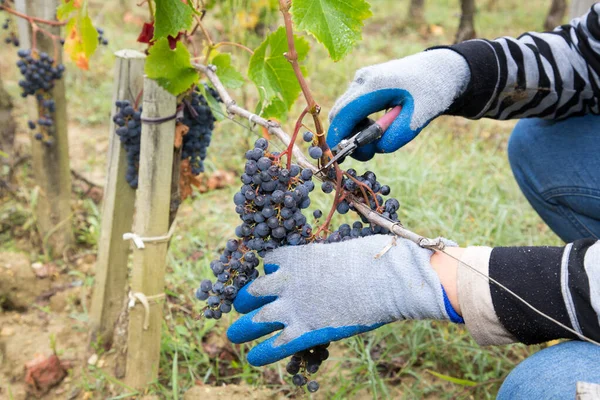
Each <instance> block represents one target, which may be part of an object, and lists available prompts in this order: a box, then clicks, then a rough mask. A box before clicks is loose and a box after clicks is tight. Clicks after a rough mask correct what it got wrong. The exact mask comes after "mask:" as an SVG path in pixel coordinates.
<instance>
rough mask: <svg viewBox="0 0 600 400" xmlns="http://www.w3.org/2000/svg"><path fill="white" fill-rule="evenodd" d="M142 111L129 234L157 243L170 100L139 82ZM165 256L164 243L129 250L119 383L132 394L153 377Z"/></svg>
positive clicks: (165, 215)
mask: <svg viewBox="0 0 600 400" xmlns="http://www.w3.org/2000/svg"><path fill="white" fill-rule="evenodd" d="M143 107H144V110H143V113H142V120H143V123H142V138H141V149H140V169H139V186H138V189H137V197H136V204H135V206H136V217H135V224H134V228H133V233H134V234H136V235H138V236H140V237H143V238H149V237H161V236H165V235H167V231H168V230H169V204H170V200H171V190H170V187H171V169H172V163H173V143H174V140H175V118H174V117H175V112H176V98H175V97H174V96H172V95H171V94H169V93H168V92H166V91H165V90H164V89H162V88H161V87H160V86H158V84H157V83H156V82H155V81H153V80H151V79H149V78H145V80H144V103H143ZM171 117H172V118H171ZM149 120H154V121H155V122H150V121H149ZM160 121H162V122H160ZM166 253H167V240H159V241H154V242H150V243H148V242H147V243H146V244H145V248H136V247H135V246H134V253H133V271H132V277H131V295H132V296H133V297H135V299H136V305H135V306H134V307H133V308H131V310H130V314H129V326H128V333H127V334H128V337H127V365H126V373H125V382H126V383H127V384H128V385H129V386H131V387H134V388H143V387H145V386H146V385H148V384H149V383H151V382H152V381H154V380H156V378H157V376H158V363H159V359H160V334H161V325H162V322H163V313H162V311H163V309H162V308H163V300H164V285H165V264H166ZM144 302H145V304H143V303H144Z"/></svg>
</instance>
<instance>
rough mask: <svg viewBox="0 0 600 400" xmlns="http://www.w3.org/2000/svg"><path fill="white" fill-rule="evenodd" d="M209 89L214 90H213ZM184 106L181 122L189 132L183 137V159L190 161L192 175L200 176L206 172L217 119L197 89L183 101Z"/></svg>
mask: <svg viewBox="0 0 600 400" xmlns="http://www.w3.org/2000/svg"><path fill="white" fill-rule="evenodd" d="M208 89H209V90H212V88H208ZM213 97H215V96H214V95H213ZM183 105H184V107H183V119H182V120H181V122H182V123H183V124H184V125H185V126H187V127H188V128H189V131H188V133H186V134H185V135H184V136H183V149H182V151H181V159H182V160H185V159H189V160H190V166H191V168H192V174H194V175H198V174H200V173H202V172H204V159H205V158H206V153H207V150H208V146H209V145H210V140H211V137H212V131H213V129H214V127H215V117H214V116H213V114H212V112H211V110H210V107H209V106H208V103H207V102H206V99H205V98H204V96H203V95H202V94H201V93H200V92H199V91H198V88H195V89H194V90H193V91H192V93H191V94H190V96H189V97H188V98H187V99H185V100H184V101H183Z"/></svg>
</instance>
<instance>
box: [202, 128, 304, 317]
mask: <svg viewBox="0 0 600 400" xmlns="http://www.w3.org/2000/svg"><path fill="white" fill-rule="evenodd" d="M268 147H269V143H268V141H267V140H266V139H258V140H257V141H256V143H255V147H254V148H253V149H252V150H249V151H248V152H247V153H246V160H247V161H246V166H245V169H244V174H242V176H241V180H242V183H243V185H242V187H241V189H240V191H239V192H237V193H236V194H235V195H234V196H233V202H234V203H235V206H236V207H235V210H236V212H237V213H238V214H239V216H240V219H241V220H242V223H241V224H240V225H239V226H238V227H237V228H236V229H235V233H236V236H237V237H238V238H239V239H232V240H229V241H228V242H227V245H226V246H225V250H224V251H223V254H222V255H221V256H220V258H219V259H218V260H215V261H213V262H211V264H210V267H211V270H212V272H213V274H214V275H215V276H216V278H217V281H216V282H215V283H211V282H210V281H209V280H205V281H203V282H202V283H201V284H200V288H199V289H198V291H197V292H196V297H197V298H198V299H199V300H208V308H207V309H206V310H205V311H204V315H205V317H207V318H216V319H218V318H220V317H221V313H222V312H229V311H230V310H231V302H232V301H233V299H235V295H236V294H237V290H239V289H240V288H242V287H243V286H244V285H245V284H246V283H247V282H249V281H251V280H253V279H255V278H256V277H258V270H257V269H256V267H257V266H258V265H259V263H260V257H264V255H265V254H266V252H267V251H269V250H274V249H276V248H278V247H280V246H287V245H299V244H305V243H308V242H309V241H311V240H312V227H311V226H310V224H309V223H308V222H307V220H306V217H305V216H304V215H303V214H302V211H301V210H302V209H305V208H307V207H308V206H309V205H310V199H309V197H308V194H309V193H310V192H311V191H313V190H314V188H315V185H314V183H313V182H312V171H310V170H308V169H304V170H301V169H300V167H299V166H298V165H295V164H292V165H291V166H290V168H289V169H288V168H285V167H284V166H282V165H281V161H280V160H279V158H278V153H271V152H269V150H268ZM223 305H225V310H224V309H223ZM215 312H216V313H215Z"/></svg>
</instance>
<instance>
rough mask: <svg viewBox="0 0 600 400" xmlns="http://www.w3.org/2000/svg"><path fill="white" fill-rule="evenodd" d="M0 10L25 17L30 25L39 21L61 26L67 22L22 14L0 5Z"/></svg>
mask: <svg viewBox="0 0 600 400" xmlns="http://www.w3.org/2000/svg"><path fill="white" fill-rule="evenodd" d="M0 11H6V12H7V13H9V14H12V15H14V16H17V17H19V18H23V19H26V20H27V21H28V22H29V24H30V25H32V24H33V23H35V22H39V23H40V24H46V25H52V26H63V25H66V24H67V21H62V22H61V21H52V20H49V19H44V18H38V17H31V16H29V15H27V14H23V13H22V12H19V11H17V10H14V9H12V8H10V7H8V6H0ZM40 30H41V29H40Z"/></svg>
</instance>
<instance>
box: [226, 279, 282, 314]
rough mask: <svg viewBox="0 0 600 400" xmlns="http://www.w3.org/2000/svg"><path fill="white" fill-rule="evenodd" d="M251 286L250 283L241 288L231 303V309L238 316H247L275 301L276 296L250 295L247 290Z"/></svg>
mask: <svg viewBox="0 0 600 400" xmlns="http://www.w3.org/2000/svg"><path fill="white" fill-rule="evenodd" d="M251 285H252V283H249V284H247V285H246V286H244V287H243V288H241V289H240V290H239V291H238V293H237V295H236V296H235V300H234V301H233V307H235V310H236V311H237V312H239V313H240V314H247V313H249V312H251V311H254V310H256V309H257V308H259V307H262V306H264V305H265V304H268V303H270V302H272V301H273V300H275V299H277V296H254V295H252V294H250V293H249V292H248V288H249V287H250V286H251Z"/></svg>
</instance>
